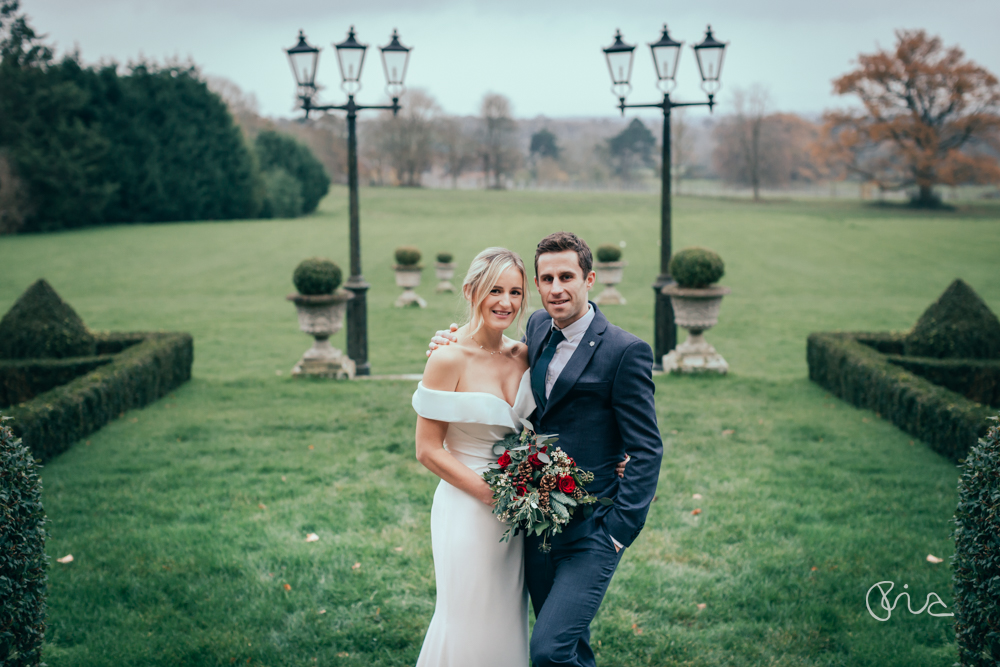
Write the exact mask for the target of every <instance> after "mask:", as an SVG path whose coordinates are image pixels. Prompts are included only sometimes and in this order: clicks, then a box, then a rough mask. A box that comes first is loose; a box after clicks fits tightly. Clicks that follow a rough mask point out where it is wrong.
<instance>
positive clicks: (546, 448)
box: [538, 445, 549, 452]
mask: <svg viewBox="0 0 1000 667" xmlns="http://www.w3.org/2000/svg"><path fill="white" fill-rule="evenodd" d="M538 451H540V452H547V451H549V446H548V445H542V446H541V447H539V448H538Z"/></svg>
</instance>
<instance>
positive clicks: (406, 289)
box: [392, 264, 427, 308]
mask: <svg viewBox="0 0 1000 667" xmlns="http://www.w3.org/2000/svg"><path fill="white" fill-rule="evenodd" d="M392 268H393V270H394V271H395V272H396V287H402V288H403V293H402V294H400V295H399V298H398V299H396V308H406V307H407V306H417V307H419V308H426V307H427V302H426V301H424V299H423V297H421V296H420V295H419V294H417V293H416V292H415V291H414V289H415V288H417V287H419V286H420V274H421V273H422V272H423V270H424V267H422V266H410V265H408V264H396V265H395V266H393V267H392Z"/></svg>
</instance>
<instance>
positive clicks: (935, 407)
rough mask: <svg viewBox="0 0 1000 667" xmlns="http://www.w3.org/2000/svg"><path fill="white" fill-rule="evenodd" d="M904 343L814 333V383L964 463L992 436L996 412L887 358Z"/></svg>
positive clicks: (895, 338)
mask: <svg viewBox="0 0 1000 667" xmlns="http://www.w3.org/2000/svg"><path fill="white" fill-rule="evenodd" d="M904 340H905V336H904V335H903V334H871V333H867V334H866V333H860V334H859V333H839V332H837V333H814V334H811V335H810V336H809V339H808V342H807V345H806V358H807V361H808V364H809V379H810V380H812V381H813V382H815V383H817V384H819V385H820V386H821V387H823V388H825V389H827V390H828V391H830V392H831V393H832V394H834V395H836V396H838V397H840V398H842V399H843V400H845V401H847V402H848V403H851V404H853V405H856V406H858V407H861V408H868V409H870V410H874V411H875V412H876V413H878V414H879V415H880V416H882V417H884V418H886V419H888V420H889V421H891V422H892V423H894V424H895V425H896V426H898V427H899V428H901V429H902V430H904V431H906V432H907V433H909V434H911V435H914V436H916V437H917V438H920V439H921V440H923V441H924V442H926V443H927V444H928V445H930V447H931V449H933V450H935V451H936V452H938V453H940V454H942V455H943V456H946V457H948V458H950V459H951V460H953V461H959V460H960V459H962V458H963V457H965V455H966V453H967V452H968V451H969V448H970V447H972V446H973V445H974V444H975V443H976V441H977V440H978V439H979V437H981V436H982V435H984V434H985V433H986V429H987V426H988V423H987V421H986V420H987V419H988V418H989V417H990V416H991V414H992V411H991V410H990V409H989V408H988V407H986V406H984V405H981V404H979V403H976V402H973V401H970V400H969V399H967V398H965V397H964V396H961V395H959V394H957V393H955V392H954V391H952V390H950V389H947V388H946V387H939V386H937V385H935V384H933V383H932V382H930V381H929V380H926V379H924V378H922V377H920V376H918V375H915V374H914V373H911V372H910V371H908V370H907V369H905V368H903V367H901V366H899V365H896V364H894V363H892V362H891V361H889V359H888V357H887V355H886V354H885V353H889V354H898V352H899V351H901V350H902V346H903V344H904Z"/></svg>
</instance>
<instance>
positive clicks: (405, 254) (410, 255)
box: [396, 245, 420, 266]
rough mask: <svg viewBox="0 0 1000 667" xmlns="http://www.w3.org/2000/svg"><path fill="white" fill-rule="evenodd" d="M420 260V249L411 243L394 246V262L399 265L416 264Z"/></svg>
mask: <svg viewBox="0 0 1000 667" xmlns="http://www.w3.org/2000/svg"><path fill="white" fill-rule="evenodd" d="M419 262H420V250H418V249H417V248H415V247H414V246H411V245H404V246H401V247H399V248H396V263H397V264H399V265H400V266H416V265H417V264H418V263H419Z"/></svg>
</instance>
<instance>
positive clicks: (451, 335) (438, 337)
mask: <svg viewBox="0 0 1000 667" xmlns="http://www.w3.org/2000/svg"><path fill="white" fill-rule="evenodd" d="M456 331H458V325H457V324H455V323H454V322H452V323H451V327H450V328H448V329H441V330H439V331H437V332H435V334H434V336H433V337H432V338H431V342H430V344H429V345H428V346H427V347H429V348H430V349H429V350H427V356H428V357H429V356H431V352H433V351H434V350H436V349H438V346H439V345H449V344H451V343H457V342H458V336H456V335H455V332H456Z"/></svg>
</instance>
